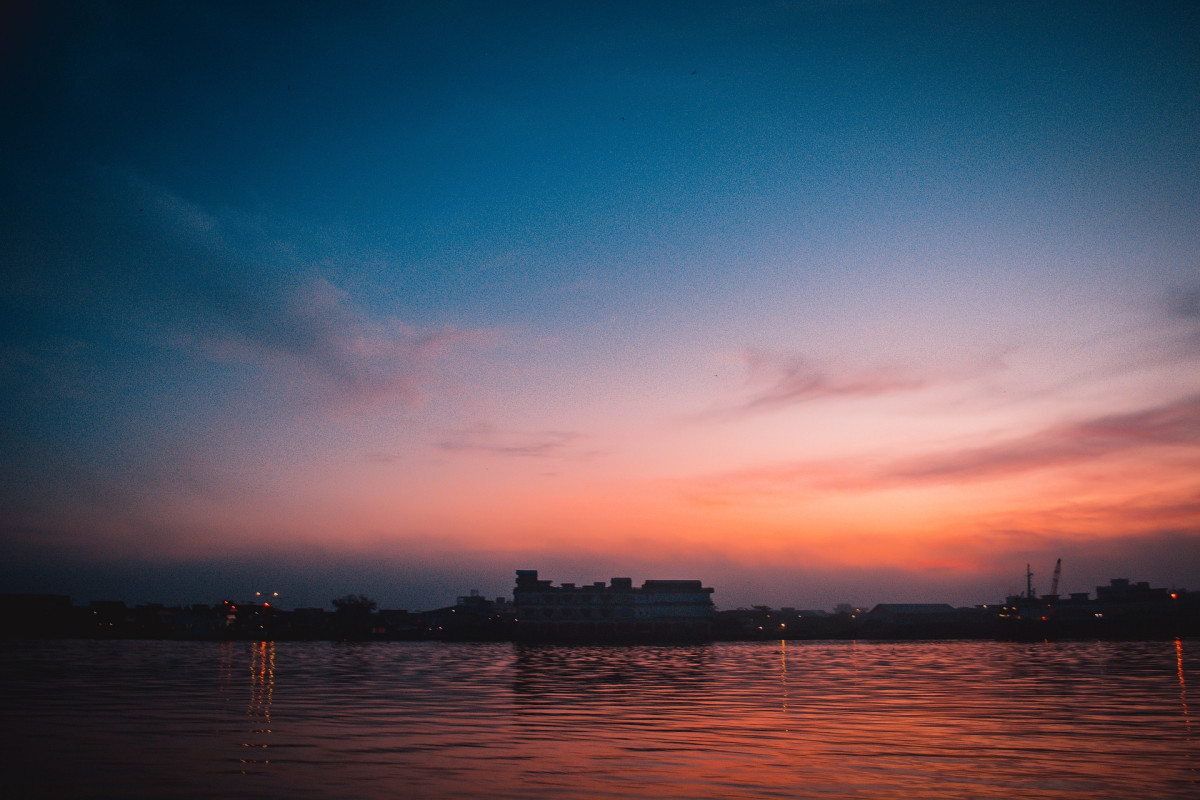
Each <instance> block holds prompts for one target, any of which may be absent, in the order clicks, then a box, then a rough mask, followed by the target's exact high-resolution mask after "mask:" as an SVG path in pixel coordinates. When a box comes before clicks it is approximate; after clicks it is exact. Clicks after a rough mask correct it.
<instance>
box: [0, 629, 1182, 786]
mask: <svg viewBox="0 0 1200 800" xmlns="http://www.w3.org/2000/svg"><path fill="white" fill-rule="evenodd" d="M1198 681H1200V642H1197V641H1195V640H1184V641H1176V642H1137V643H1095V642H1087V643H1063V644H1053V643H1050V644H1046V643H1042V644H1002V643H992V642H916V643H864V642H857V643H855V642H789V643H786V644H784V643H781V642H773V643H752V644H749V643H747V644H743V643H737V644H713V645H708V646H698V647H547V648H530V647H518V646H514V645H510V644H426V643H398V644H378V643H375V644H358V645H356V644H338V643H323V642H318V643H294V642H288V643H282V642H281V643H277V644H272V643H247V642H225V643H193V642H138V641H115V642H93V641H52V642H0V711H2V712H3V724H2V727H0V733H2V735H3V739H2V741H0V757H2V758H3V759H4V767H3V785H4V786H5V787H6V792H7V791H8V790H10V789H13V788H15V789H16V792H15V793H7V795H6V796H8V797H21V798H41V797H46V798H49V797H59V798H88V797H106V798H155V799H156V800H159V799H162V798H169V799H170V800H176V799H177V798H198V797H203V798H208V797H254V798H260V797H261V798H289V799H292V798H294V799H295V800H304V798H368V799H370V798H454V797H470V798H522V800H525V799H526V798H529V797H544V798H571V797H601V798H616V797H629V798H642V797H675V798H766V797H822V798H841V797H846V798H850V797H854V798H899V797H907V798H955V797H959V798H1072V799H1074V798H1134V797H1146V798H1167V797H1179V798H1183V797H1187V798H1196V797H1200V718H1195V719H1194V718H1193V716H1194V710H1193V711H1189V705H1188V701H1189V697H1188V690H1189V689H1191V690H1192V691H1193V693H1195V692H1196V691H1197V690H1196V687H1197V686H1198V685H1200V684H1198Z"/></svg>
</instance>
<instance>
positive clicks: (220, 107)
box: [0, 0, 1200, 609]
mask: <svg viewBox="0 0 1200 800" xmlns="http://www.w3.org/2000/svg"><path fill="white" fill-rule="evenodd" d="M3 13H4V14H5V15H7V16H6V18H5V19H4V20H3V24H0V31H3V33H0V36H2V37H3V38H2V39H0V102H2V103H3V108H4V109H5V113H4V114H3V121H2V122H0V203H2V204H3V214H0V242H2V244H3V246H2V247H0V281H2V283H0V404H2V405H0V452H3V453H4V457H3V459H2V462H0V590H2V591H8V592H52V593H61V594H69V595H71V596H72V599H73V600H74V601H76V602H88V601H91V600H103V599H122V600H125V601H126V602H129V603H140V602H151V601H157V602H167V603H171V604H174V603H211V602H217V601H220V600H222V599H233V600H237V599H246V598H248V597H250V596H251V595H252V594H253V592H254V591H260V590H261V591H278V592H279V593H280V601H279V602H280V604H281V605H283V606H285V607H300V606H312V605H315V606H326V607H328V606H329V602H330V600H331V599H332V598H333V597H338V596H341V595H344V594H346V593H348V592H354V593H362V594H367V595H369V596H370V597H372V598H374V599H376V600H377V601H379V603H380V605H381V606H383V607H389V608H410V609H427V608H434V607H438V606H442V605H447V604H449V603H452V602H453V600H454V597H455V596H457V595H461V594H467V593H468V591H469V590H471V589H479V590H480V591H481V592H482V593H483V594H484V595H487V596H502V595H507V594H509V593H510V591H511V587H512V585H513V576H514V570H516V569H538V570H540V571H541V575H542V577H544V578H550V579H551V580H554V581H556V582H558V581H574V582H580V583H582V582H592V581H595V580H607V579H609V578H611V577H614V576H628V577H632V578H633V579H634V580H635V581H637V582H640V581H642V580H645V579H662V578H686V579H696V578H698V579H701V580H703V581H704V583H705V585H707V586H712V587H714V589H715V590H716V591H715V593H714V596H713V598H714V602H715V603H716V604H717V606H718V607H720V608H735V607H739V606H748V605H750V604H756V603H766V604H770V605H774V606H780V605H787V606H797V607H801V608H826V609H829V608H832V607H833V606H834V604H836V603H841V602H848V603H853V604H859V605H868V604H873V603H876V602H887V601H892V602H906V601H907V602H951V603H955V604H962V605H969V604H976V603H988V602H994V601H997V600H1001V599H1003V597H1004V596H1005V595H1006V594H1009V593H1015V592H1017V591H1020V590H1022V589H1023V588H1024V586H1025V571H1026V565H1027V564H1029V565H1031V568H1032V570H1033V572H1034V581H1033V582H1034V586H1035V588H1036V589H1038V590H1039V591H1040V592H1043V593H1044V592H1048V591H1049V590H1050V573H1051V571H1052V570H1053V567H1054V563H1055V560H1056V559H1058V558H1061V559H1062V560H1063V567H1062V576H1063V578H1062V585H1061V587H1060V591H1061V592H1064V593H1065V592H1068V591H1091V592H1094V591H1095V586H1097V585H1100V584H1106V583H1107V582H1108V580H1109V579H1110V578H1113V577H1128V578H1131V579H1133V580H1135V581H1139V580H1145V581H1150V582H1151V583H1152V584H1154V585H1156V586H1169V587H1172V588H1190V589H1193V590H1200V6H1197V5H1196V4H1195V3H1191V2H1179V3H1169V2H1136V3H1135V2H1129V3H1108V2H1077V3H1075V2H1056V3H1042V2H997V3H988V2H980V3H957V2H853V1H849V0H848V1H847V2H837V1H836V0H810V1H807V2H806V1H804V0H796V2H786V0H778V1H772V2H766V1H763V2H756V1H754V0H748V1H747V2H654V1H653V0H652V1H651V2H644V1H643V2H636V3H622V2H609V1H606V2H595V3H592V2H580V3H557V2H546V3H535V2H456V1H455V0H448V1H446V2H441V1H439V2H414V3H403V2H395V3H361V4H360V3H355V4H349V5H346V4H332V3H329V4H325V3H296V2H287V3H282V2H281V3H251V4H243V3H233V2H230V3H213V2H203V1H200V0H197V1H195V2H186V3H185V2H146V3H136V2H134V3H103V2H78V3H75V2H72V3H62V4H54V3H29V4H25V5H24V6H23V7H21V8H17V9H15V10H9V11H5V12H3Z"/></svg>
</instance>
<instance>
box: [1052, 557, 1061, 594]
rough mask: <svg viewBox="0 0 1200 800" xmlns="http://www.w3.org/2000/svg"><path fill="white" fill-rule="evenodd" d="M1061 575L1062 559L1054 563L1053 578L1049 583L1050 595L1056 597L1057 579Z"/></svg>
mask: <svg viewBox="0 0 1200 800" xmlns="http://www.w3.org/2000/svg"><path fill="white" fill-rule="evenodd" d="M1061 577H1062V559H1061V558H1060V559H1059V560H1058V561H1057V562H1056V563H1055V564H1054V580H1053V581H1052V582H1051V583H1050V596H1051V597H1058V579H1059V578H1061Z"/></svg>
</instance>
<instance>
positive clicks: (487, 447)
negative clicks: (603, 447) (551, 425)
mask: <svg viewBox="0 0 1200 800" xmlns="http://www.w3.org/2000/svg"><path fill="white" fill-rule="evenodd" d="M582 440H583V435H582V434H579V433H575V432H572V431H556V430H546V431H536V432H532V433H524V432H518V431H502V430H497V429H496V428H494V427H492V426H490V425H478V426H475V427H473V428H469V429H466V430H458V431H450V432H448V433H447V434H446V435H445V436H444V437H443V438H442V439H440V440H439V441H438V442H437V447H438V448H439V449H441V450H445V451H448V452H475V453H487V454H489V455H496V456H505V457H513V458H563V459H581V458H590V457H592V456H595V455H598V452H597V451H595V450H585V449H582V448H580V447H579V444H580V443H581V441H582Z"/></svg>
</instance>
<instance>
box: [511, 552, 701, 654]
mask: <svg viewBox="0 0 1200 800" xmlns="http://www.w3.org/2000/svg"><path fill="white" fill-rule="evenodd" d="M712 591H713V590H712V589H711V588H708V587H705V586H703V585H702V584H701V582H700V581H695V580H670V581H666V580H648V581H645V582H644V583H643V584H642V585H641V586H638V587H635V586H634V585H633V581H632V580H631V579H629V578H613V579H612V580H611V581H610V582H609V584H607V585H605V583H604V581H596V582H595V583H590V584H585V585H581V586H576V585H575V584H574V583H563V584H562V585H561V586H554V585H553V584H552V583H551V582H550V581H548V580H541V579H539V578H538V573H537V570H532V569H520V570H517V586H516V588H515V589H514V590H513V603H514V605H515V607H516V616H517V623H516V637H517V638H518V639H519V640H524V641H572V640H582V641H704V640H707V639H710V638H712V622H713V603H712V597H711V595H712Z"/></svg>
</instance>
